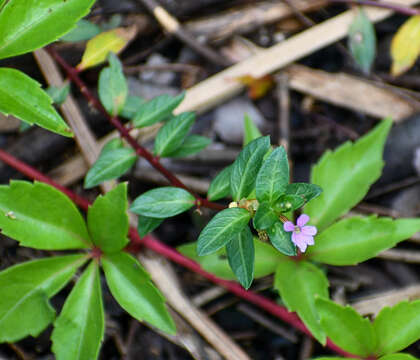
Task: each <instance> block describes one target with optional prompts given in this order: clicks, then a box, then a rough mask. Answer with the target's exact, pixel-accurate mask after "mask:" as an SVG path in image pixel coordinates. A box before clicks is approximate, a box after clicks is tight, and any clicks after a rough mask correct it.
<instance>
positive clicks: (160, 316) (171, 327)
mask: <svg viewBox="0 0 420 360" xmlns="http://www.w3.org/2000/svg"><path fill="white" fill-rule="evenodd" d="M102 264H103V268H104V271H105V277H106V281H107V283H108V286H109V289H110V290H111V293H112V296H114V298H115V299H116V300H117V301H118V303H119V304H120V305H121V307H122V308H123V309H124V310H125V311H127V312H128V313H129V314H130V315H131V316H132V317H134V318H135V319H137V320H139V321H143V320H144V321H147V322H148V323H150V324H152V325H153V326H155V327H157V328H158V329H160V330H162V331H164V332H166V333H168V334H175V331H176V329H175V324H174V322H173V320H172V318H171V316H170V315H169V313H168V310H167V309H166V306H165V298H164V297H163V296H162V294H161V293H160V292H159V290H158V289H156V287H155V286H154V285H153V283H152V282H151V281H150V277H149V275H148V274H147V272H146V271H145V270H144V269H143V267H142V266H141V265H140V263H139V262H138V261H137V260H136V259H135V258H133V257H132V256H131V255H129V254H127V253H124V252H119V253H115V254H108V255H105V256H104V257H103V259H102Z"/></svg>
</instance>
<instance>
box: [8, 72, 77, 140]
mask: <svg viewBox="0 0 420 360" xmlns="http://www.w3.org/2000/svg"><path fill="white" fill-rule="evenodd" d="M51 104H52V100H51V98H50V97H49V96H48V95H47V93H46V92H44V91H43V90H42V89H41V84H40V83H38V82H37V81H35V80H33V79H31V78H30V77H29V76H27V75H25V74H24V73H22V72H20V71H18V70H15V69H8V68H0V112H2V113H3V114H5V115H9V114H10V115H13V116H15V117H17V118H19V119H20V120H23V121H25V122H27V123H28V124H36V125H38V126H41V127H43V128H44V129H47V130H50V131H52V132H55V133H57V134H60V135H63V136H67V137H72V136H73V133H72V131H71V130H70V128H69V127H68V126H67V124H66V123H65V122H64V120H63V119H62V118H61V116H60V115H59V114H58V113H57V111H56V110H55V109H54V107H53V106H52V105H51Z"/></svg>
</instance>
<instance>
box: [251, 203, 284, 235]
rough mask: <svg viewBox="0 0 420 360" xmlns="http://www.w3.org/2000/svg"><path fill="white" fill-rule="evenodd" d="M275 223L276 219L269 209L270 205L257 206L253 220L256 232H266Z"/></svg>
mask: <svg viewBox="0 0 420 360" xmlns="http://www.w3.org/2000/svg"><path fill="white" fill-rule="evenodd" d="M276 221H278V217H277V215H276V213H275V212H274V211H273V209H271V206H270V204H269V203H268V202H263V203H261V204H259V206H258V209H257V212H256V213H255V216H254V219H253V223H254V227H255V228H256V229H258V230H266V229H268V228H271V227H272V226H273V225H274V223H275V222H276Z"/></svg>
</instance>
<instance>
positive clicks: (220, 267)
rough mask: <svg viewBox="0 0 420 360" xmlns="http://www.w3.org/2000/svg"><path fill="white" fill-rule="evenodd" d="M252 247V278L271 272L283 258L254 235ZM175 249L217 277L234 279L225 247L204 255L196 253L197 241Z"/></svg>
mask: <svg viewBox="0 0 420 360" xmlns="http://www.w3.org/2000/svg"><path fill="white" fill-rule="evenodd" d="M254 249H255V259H254V278H256V279H258V278H261V277H264V276H267V275H270V274H272V273H273V272H274V271H275V270H276V267H277V264H278V263H279V262H280V261H282V260H283V258H284V255H282V254H280V253H279V252H278V251H273V247H272V246H271V245H269V244H267V243H263V242H262V241H260V240H259V239H258V238H257V237H254ZM177 250H178V251H179V252H180V253H182V254H184V255H185V256H187V257H189V258H190V259H193V260H194V261H196V262H198V263H199V264H200V265H201V266H202V268H203V269H204V270H206V271H208V272H211V273H212V274H214V275H216V276H218V277H221V278H223V279H227V280H235V279H236V276H235V275H234V274H233V272H232V269H231V268H230V266H229V263H228V260H227V256H226V248H225V247H224V248H221V249H220V250H218V251H216V252H215V253H213V254H210V255H206V256H198V255H197V242H192V243H188V244H184V245H181V246H179V247H178V248H177Z"/></svg>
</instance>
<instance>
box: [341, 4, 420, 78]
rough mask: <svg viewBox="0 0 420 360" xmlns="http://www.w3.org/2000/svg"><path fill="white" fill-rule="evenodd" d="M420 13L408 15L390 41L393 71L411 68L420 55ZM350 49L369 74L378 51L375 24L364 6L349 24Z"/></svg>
mask: <svg viewBox="0 0 420 360" xmlns="http://www.w3.org/2000/svg"><path fill="white" fill-rule="evenodd" d="M419 32H420V16H419V15H415V16H411V17H410V18H409V19H407V20H406V21H405V22H404V24H403V25H401V27H400V28H399V29H398V31H397V32H396V33H395V35H394V37H393V39H392V43H391V58H392V66H391V74H392V75H393V76H399V75H401V74H403V73H405V72H406V71H407V70H409V69H410V68H411V67H412V66H413V65H414V64H415V62H416V60H417V59H418V57H419V55H420V37H419ZM348 47H349V50H350V52H351V54H352V56H353V58H354V60H355V62H356V63H357V65H358V66H359V67H360V69H361V70H362V71H363V72H365V73H366V74H368V73H369V72H370V70H371V67H372V64H373V61H374V60H375V55H376V33H375V27H374V26H373V24H372V22H371V21H370V19H369V17H368V16H367V15H366V12H365V11H364V10H363V8H362V7H359V8H357V13H356V15H355V17H354V20H353V22H352V23H351V25H350V28H349V34H348Z"/></svg>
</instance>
